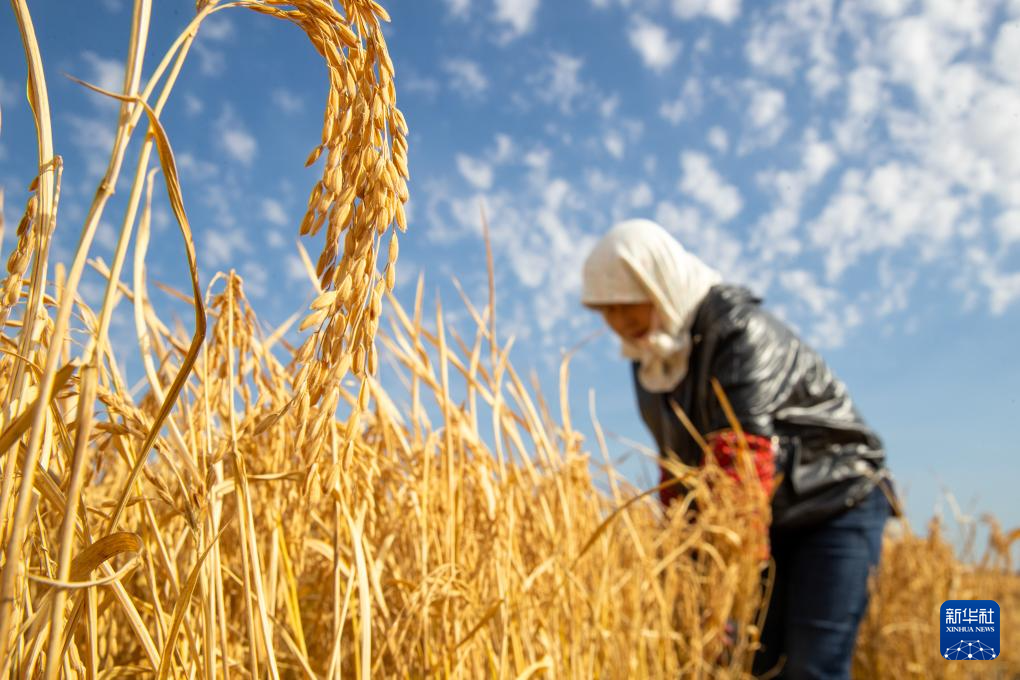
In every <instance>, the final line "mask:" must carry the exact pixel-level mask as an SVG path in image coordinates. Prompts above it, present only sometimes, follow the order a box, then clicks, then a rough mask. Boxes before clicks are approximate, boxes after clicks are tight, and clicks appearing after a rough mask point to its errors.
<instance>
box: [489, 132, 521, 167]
mask: <svg viewBox="0 0 1020 680" xmlns="http://www.w3.org/2000/svg"><path fill="white" fill-rule="evenodd" d="M516 153H517V148H516V146H515V145H514V140H513V139H511V137H510V136H509V135H505V134H497V135H496V147H495V148H494V149H493V150H492V151H491V153H490V154H489V158H490V160H491V161H492V162H493V163H495V164H496V165H500V164H502V163H507V162H509V161H510V160H512V159H513V158H514V155H515V154H516Z"/></svg>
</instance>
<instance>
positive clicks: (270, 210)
mask: <svg viewBox="0 0 1020 680" xmlns="http://www.w3.org/2000/svg"><path fill="white" fill-rule="evenodd" d="M262 219H264V220H265V221H266V222H269V223H270V224H275V225H276V226H278V227H282V226H286V224H287V223H288V221H289V220H288V219H287V212H286V211H285V210H284V209H283V205H282V204H281V203H280V202H279V201H277V200H275V199H272V198H264V199H262Z"/></svg>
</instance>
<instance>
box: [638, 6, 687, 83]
mask: <svg viewBox="0 0 1020 680" xmlns="http://www.w3.org/2000/svg"><path fill="white" fill-rule="evenodd" d="M627 38H628V40H630V46H631V47H633V48H634V49H635V50H637V53H638V54H639V55H640V56H641V61H642V62H644V65H645V66H647V67H648V68H650V69H651V70H653V71H655V72H656V73H661V72H662V71H663V70H665V69H666V68H667V67H668V66H670V65H671V64H672V63H673V62H674V61H676V58H677V57H678V56H680V41H679V40H671V39H670V37H669V32H668V31H667V30H666V29H665V28H664V27H663V26H660V25H659V24H656V23H654V22H652V21H650V20H648V19H645V18H644V17H640V16H639V17H636V18H635V19H634V21H633V22H632V23H631V27H630V30H628V31H627Z"/></svg>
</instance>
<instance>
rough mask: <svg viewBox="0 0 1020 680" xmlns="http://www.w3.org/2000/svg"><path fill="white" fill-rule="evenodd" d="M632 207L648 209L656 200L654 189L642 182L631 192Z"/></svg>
mask: <svg viewBox="0 0 1020 680" xmlns="http://www.w3.org/2000/svg"><path fill="white" fill-rule="evenodd" d="M629 198H630V207H632V208H647V207H648V206H650V205H651V204H652V202H653V201H654V200H655V196H654V195H653V194H652V188H651V187H650V186H648V184H647V183H646V182H641V183H639V184H638V185H637V186H635V187H634V188H633V189H631V191H630V197H629Z"/></svg>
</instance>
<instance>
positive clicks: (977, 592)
mask: <svg viewBox="0 0 1020 680" xmlns="http://www.w3.org/2000/svg"><path fill="white" fill-rule="evenodd" d="M11 4H12V8H13V15H14V17H15V18H16V20H17V22H18V25H19V27H20V29H21V35H22V38H23V41H24V45H25V54H26V67H27V73H28V79H27V83H26V84H27V92H28V96H29V98H30V102H31V104H32V111H33V115H34V117H35V120H36V126H37V132H38V166H39V174H38V177H36V179H35V181H34V182H33V184H32V193H31V197H30V198H29V200H28V201H27V204H26V206H25V208H24V211H23V217H22V219H21V220H20V222H19V224H18V225H16V226H15V225H10V226H11V227H13V228H14V231H13V234H14V237H15V239H14V241H15V243H14V245H13V247H12V249H11V251H10V252H9V253H8V254H6V255H5V257H6V274H5V278H4V281H3V284H2V292H0V390H2V394H0V407H2V410H0V539H2V547H3V552H2V555H0V667H2V670H0V676H2V677H42V678H47V679H52V678H57V677H68V678H70V677H86V678H113V677H158V678H161V679H162V678H167V677H174V678H184V677H187V678H203V679H205V678H220V677H222V678H226V677H253V678H264V677H271V678H280V677H286V678H291V677H293V678H300V677H305V678H347V677H350V678H370V677H378V678H390V677H394V678H425V677H430V678H431V677H443V678H482V677H494V678H521V679H523V678H540V677H548V678H667V677H669V678H676V677H691V678H741V677H750V676H749V668H750V663H751V659H752V657H753V654H754V651H755V649H756V645H757V643H758V630H759V625H760V622H761V621H762V620H763V616H764V611H763V602H764V601H765V596H766V595H767V587H768V585H767V584H768V579H767V563H765V562H763V561H762V560H761V559H760V557H759V556H760V555H762V554H763V548H764V546H763V541H764V538H763V537H762V536H761V534H760V532H758V531H756V530H755V529H754V527H755V525H756V522H755V521H754V520H756V519H760V518H763V517H767V513H768V499H767V498H765V497H763V496H762V494H761V493H758V492H751V491H747V490H746V489H747V488H748V487H751V488H757V487H756V486H753V485H748V487H745V486H742V485H739V484H736V483H733V482H731V481H730V479H729V477H728V476H727V475H725V474H724V473H722V472H721V471H720V470H718V469H717V468H714V467H712V466H708V467H706V468H703V469H698V470H693V469H678V470H677V471H676V472H677V474H678V475H679V477H680V479H681V480H682V481H683V483H684V484H685V486H686V487H688V488H689V489H690V493H689V494H688V496H687V497H686V500H685V502H684V503H683V504H680V505H678V506H674V507H672V508H671V509H670V510H669V511H668V512H664V511H663V510H662V509H661V507H660V506H659V504H658V501H657V500H656V493H655V492H656V491H657V490H656V489H638V488H635V487H634V486H633V485H631V484H630V483H628V482H627V480H625V479H624V478H622V477H621V476H620V474H619V473H618V472H617V471H616V470H615V469H614V468H613V466H612V464H611V463H610V456H609V452H608V447H607V444H606V442H605V440H604V438H603V437H602V434H601V430H600V429H599V428H598V421H597V417H596V412H597V409H596V404H595V403H594V401H593V402H592V403H590V404H585V405H581V407H582V409H581V410H587V412H588V414H589V415H588V417H590V418H591V419H592V422H593V423H594V424H595V431H596V432H597V433H598V434H597V437H596V440H595V441H586V440H584V438H583V437H582V436H581V435H580V434H579V433H578V431H577V430H576V429H575V427H574V424H573V422H572V414H573V413H576V412H577V410H578V405H573V408H574V410H572V406H571V404H569V403H568V402H567V398H566V395H567V393H568V390H567V385H568V384H569V378H570V364H569V357H568V358H567V359H565V360H564V361H563V363H562V365H561V368H560V375H559V382H560V386H561V388H560V391H559V394H552V395H550V394H542V393H541V391H540V390H538V389H536V388H535V387H534V386H531V385H529V384H528V382H527V381H525V380H523V379H522V378H521V376H520V375H519V374H518V372H517V371H516V370H515V368H514V365H513V363H512V362H511V359H510V357H511V352H512V343H505V344H504V343H502V342H501V340H500V338H501V337H502V336H501V335H500V332H499V328H498V323H497V314H496V311H497V308H496V304H495V289H494V285H493V283H492V269H491V253H490V254H489V255H490V287H489V291H488V303H487V304H486V305H485V306H484V307H483V308H477V307H475V306H474V305H472V303H471V302H470V301H469V298H468V297H467V296H465V297H464V299H463V300H462V302H461V305H462V306H463V308H464V311H465V312H466V313H467V315H468V316H469V317H470V318H471V319H472V320H473V328H472V332H471V334H464V333H463V332H458V331H457V329H456V328H454V327H453V326H451V325H450V324H449V323H448V322H447V317H446V316H445V314H444V310H443V309H442V308H441V307H438V306H437V307H436V308H434V309H433V308H427V307H426V305H425V303H424V295H423V291H424V283H423V282H421V281H420V282H419V285H418V288H417V295H416V297H415V300H414V302H413V304H409V305H406V306H404V305H402V304H401V303H400V302H399V301H398V300H397V299H396V298H395V297H393V296H392V294H391V291H392V289H393V285H394V277H395V271H396V270H395V267H396V266H397V259H398V256H399V246H398V234H399V233H400V232H402V231H403V230H404V229H406V228H408V225H407V220H406V217H405V215H404V204H405V203H406V201H407V198H408V187H407V182H408V180H409V173H408V168H407V150H408V148H407V141H406V134H407V124H406V122H405V121H404V118H403V115H402V114H401V113H400V110H399V109H398V108H397V105H396V100H397V93H396V86H395V82H396V81H395V79H394V75H395V74H394V69H393V64H392V62H391V60H390V58H389V55H388V52H387V46H386V43H385V41H384V39H383V36H382V33H381V31H380V30H379V26H380V22H383V21H385V20H386V19H387V15H386V11H385V9H383V7H381V6H380V5H379V4H378V3H376V2H374V1H373V0H342V1H340V2H335V3H332V4H331V3H327V2H323V1H322V0H291V1H288V2H284V1H282V0H241V1H238V2H215V1H212V2H209V1H205V2H199V3H198V7H197V11H196V14H195V17H194V19H193V20H192V21H191V22H190V24H189V25H187V26H186V27H184V29H183V30H182V32H181V33H180V35H179V37H178V38H177V39H176V40H175V41H174V42H173V43H172V44H171V45H169V46H168V47H167V49H166V52H165V56H164V57H163V58H162V60H161V61H160V62H158V63H157V64H154V65H153V64H145V63H143V59H142V55H143V53H144V52H145V45H146V41H147V38H148V33H149V20H150V10H151V3H150V1H149V0H135V2H134V14H133V23H132V32H131V35H130V36H127V38H128V49H127V57H126V59H125V79H124V86H123V89H122V90H121V91H120V92H105V93H103V94H105V95H106V96H109V97H113V98H115V99H116V100H118V101H119V102H120V109H119V126H118V129H117V134H116V137H115V141H114V146H113V148H112V149H111V150H110V160H109V166H108V168H107V171H106V174H105V175H104V177H103V180H102V181H101V183H100V186H99V187H98V190H97V192H96V195H95V199H94V201H93V203H92V205H91V208H90V210H89V211H88V214H87V216H86V218H85V220H84V224H83V225H82V226H81V236H80V242H79V246H78V248H77V250H76V252H75V253H74V257H73V259H72V261H70V262H53V261H51V258H50V245H51V243H52V239H53V234H54V230H55V229H58V228H59V229H62V230H69V229H78V225H71V224H63V223H60V222H58V219H57V218H58V208H59V199H60V181H61V173H62V161H61V158H60V156H59V150H57V149H55V148H54V147H53V142H52V131H51V127H50V119H51V115H52V114H51V111H50V108H49V103H48V95H47V88H46V78H47V76H48V75H50V74H47V73H46V72H45V71H44V70H43V67H42V59H41V55H40V54H39V50H38V46H37V43H36V40H35V37H34V31H35V29H34V27H33V24H32V18H31V13H30V11H29V3H28V2H27V0H12V3H11ZM220 11H255V12H259V13H261V14H263V15H265V20H267V21H268V20H277V21H286V22H290V23H291V24H293V28H294V30H300V31H302V32H304V34H306V35H307V37H308V39H309V41H310V43H311V46H310V49H313V50H315V51H316V52H317V53H318V54H320V55H321V56H322V58H323V61H324V63H325V64H326V67H327V73H328V82H327V83H324V86H325V89H326V91H327V92H328V95H327V104H326V108H325V110H324V112H323V127H322V133H321V137H320V138H318V139H310V140H309V146H310V147H312V148H313V150H312V153H311V155H310V157H309V165H312V164H316V163H319V164H321V166H322V173H321V177H320V179H319V180H318V181H316V183H315V185H314V187H312V189H311V190H310V193H309V200H308V207H307V212H306V214H305V216H304V218H303V220H302V221H301V224H300V226H299V227H298V232H299V234H300V235H302V236H312V235H315V234H317V233H322V234H324V236H325V246H324V247H323V250H322V252H321V253H319V254H318V257H317V259H316V258H315V257H312V256H311V255H309V254H308V253H307V252H305V250H304V249H302V251H301V254H302V257H303V259H304V261H305V264H306V268H307V270H308V281H309V283H308V285H309V286H310V288H311V289H313V290H314V293H315V299H314V302H313V303H312V304H311V306H310V308H309V309H305V310H294V311H295V313H296V316H295V317H294V319H293V320H292V321H291V322H288V323H286V324H284V325H283V326H282V327H280V328H278V329H275V330H273V331H271V332H265V331H263V330H262V329H263V328H264V325H263V324H262V323H260V321H259V319H258V316H257V313H256V310H254V309H253V308H252V306H251V304H250V303H249V301H248V298H247V297H246V295H245V290H244V282H243V280H242V279H241V278H240V277H239V276H238V275H237V274H236V273H235V272H234V271H226V272H222V273H220V274H217V275H216V276H215V277H214V278H213V279H212V280H211V281H200V280H199V275H198V266H197V259H198V255H197V254H196V252H195V248H194V244H193V241H192V235H191V229H190V225H189V222H188V218H187V211H186V207H185V206H186V204H185V197H184V196H183V195H182V192H181V188H180V177H179V174H178V169H177V167H176V164H175V162H174V155H173V144H172V140H171V139H169V138H168V136H167V135H166V133H165V131H164V130H163V128H162V126H161V125H160V114H161V112H162V111H163V110H164V108H165V107H166V106H168V105H172V101H171V97H170V95H171V93H172V90H173V87H174V85H175V82H176V80H177V77H178V74H179V73H180V69H181V66H182V64H183V63H184V60H185V59H186V58H187V57H188V55H189V51H190V49H191V46H192V43H193V41H194V38H195V35H196V32H197V31H199V30H200V27H201V24H202V21H203V20H205V19H206V18H208V17H209V16H211V15H213V14H214V13H216V12H220ZM143 75H145V77H143ZM83 86H87V87H93V86H91V85H85V84H83ZM133 137H134V138H139V137H144V142H143V144H142V150H141V153H140V155H139V157H138V160H137V163H136V164H135V165H134V166H133V167H131V166H130V165H128V166H127V167H125V160H126V159H125V156H126V150H127V146H128V143H129V142H130V140H131V139H132V138H133ZM125 173H130V175H129V176H130V177H131V181H130V184H129V186H130V190H129V198H128V201H127V207H126V209H125V211H124V214H123V215H122V216H119V220H120V221H119V223H120V225H121V227H120V233H119V240H118V245H117V249H116V252H115V256H114V258H113V259H112V261H111V262H109V263H101V262H98V261H96V260H94V259H92V258H90V248H91V245H92V242H93V239H94V237H95V233H96V230H97V227H98V225H99V223H100V220H101V219H103V217H104V215H105V212H106V208H107V204H108V202H109V198H110V195H111V193H112V187H113V186H115V185H116V184H117V180H118V178H119V177H120V176H121V175H122V174H125ZM156 191H161V192H162V191H165V192H166V193H167V196H168V197H169V199H170V203H171V205H172V207H173V212H174V217H175V218H176V221H177V226H178V228H179V235H178V237H179V238H180V239H181V241H182V243H184V245H185V252H186V255H187V257H186V260H187V261H186V262H182V263H181V266H182V267H183V268H185V269H186V270H187V271H188V272H189V277H190V283H191V287H190V288H189V289H188V290H185V291H179V292H176V293H173V295H175V296H176V297H178V298H182V299H185V300H187V301H188V305H189V307H190V309H191V310H192V314H193V316H192V318H191V319H190V320H189V321H190V324H191V325H190V327H187V328H182V327H181V326H180V325H179V324H171V323H169V322H167V321H165V320H164V319H163V318H161V316H160V313H159V310H160V309H161V308H162V306H163V304H162V300H163V299H164V298H165V297H166V296H167V295H168V293H166V292H165V291H162V290H159V289H156V288H155V286H150V284H149V281H148V277H147V272H146V253H147V251H148V250H149V248H150V247H151V246H153V245H155V244H153V243H151V242H150V241H151V239H152V238H153V231H152V229H151V221H152V214H151V201H152V196H153V193H154V192H156ZM0 201H2V194H0ZM2 214H3V213H2V210H0V219H2ZM106 217H107V219H116V218H110V216H109V215H106ZM411 228H413V225H412V227H411ZM132 246H133V251H131V258H130V260H129V250H130V247H132ZM86 267H93V268H95V269H97V270H98V271H100V272H101V273H102V274H103V276H104V277H105V279H106V280H107V282H108V285H107V288H106V292H105V296H104V298H103V301H102V304H101V305H99V306H97V307H96V308H91V307H90V306H88V305H86V304H85V302H84V301H83V300H82V299H81V295H80V291H79V283H80V281H81V278H82V274H83V272H84V270H85V269H86ZM118 303H121V304H120V307H119V309H121V310H125V309H129V310H130V316H131V323H132V324H133V327H134V329H135V332H136V338H137V347H136V348H132V350H131V351H132V352H137V356H138V359H139V361H140V364H141V366H142V367H143V370H144V378H145V384H144V389H142V390H141V391H140V392H139V393H137V395H136V396H132V392H131V390H130V389H129V380H128V377H127V376H125V375H123V374H122V373H121V371H120V369H119V368H118V367H119V366H120V365H121V363H120V362H119V361H118V355H117V352H119V351H123V350H122V349H119V348H118V349H115V348H114V347H113V345H112V343H111V341H110V333H109V331H110V326H111V323H112V316H113V314H114V310H115V309H116V308H118ZM294 326H296V329H295V328H294ZM295 331H296V333H297V335H298V337H299V338H300V342H299V343H293V342H291V340H292V339H293V338H294V337H295ZM380 364H382V366H380ZM381 370H386V371H390V372H392V374H393V376H394V380H392V381H389V380H388V381H387V384H388V385H389V384H395V385H399V386H400V388H401V389H399V390H393V389H389V390H387V389H384V388H383V386H382V382H381V380H380V378H379V374H380V371H381ZM747 472H748V474H752V473H750V472H749V471H747ZM694 505H697V506H698V507H699V508H700V511H699V512H698V513H694V512H693V510H692V507H693V506H694ZM987 523H988V525H989V527H990V528H991V531H990V535H991V537H992V540H991V541H990V544H989V546H988V548H987V550H986V551H984V552H983V553H980V552H978V553H976V555H977V557H976V559H974V560H969V561H964V560H961V559H960V558H958V557H957V555H956V554H955V553H954V551H953V549H952V548H951V547H950V541H948V540H946V539H945V538H944V536H943V534H942V529H941V528H940V526H939V525H938V524H933V525H932V526H931V527H929V529H928V532H927V534H926V535H924V536H918V535H915V534H913V533H912V532H910V531H909V530H902V531H901V532H899V533H898V534H897V535H893V534H890V536H889V537H888V538H887V542H886V547H885V553H884V557H883V563H882V567H881V570H880V572H879V573H878V574H877V575H876V579H875V582H874V592H875V596H874V598H873V601H872V605H871V608H870V610H869V613H868V617H867V620H866V621H865V624H864V626H863V628H862V632H861V638H860V641H859V644H858V649H857V654H856V658H855V674H856V676H857V677H860V678H907V677H916V678H967V677H995V678H1015V677H1020V657H1017V656H1016V654H1010V653H1008V652H1007V653H1006V654H1003V656H1002V657H1001V658H1000V659H998V660H996V661H994V662H986V663H984V664H982V665H981V666H980V671H981V672H980V674H977V672H976V671H974V670H973V668H971V667H970V666H969V665H968V664H952V663H947V662H944V661H943V660H942V659H941V657H939V655H938V627H937V625H938V620H937V615H938V607H939V605H940V604H941V602H942V601H943V600H945V599H968V598H975V599H977V598H980V599H995V600H996V601H997V602H998V603H999V604H1000V606H1001V608H1002V612H1003V618H1004V620H1003V631H1004V632H1003V649H1005V650H1016V649H1020V630H1018V627H1017V626H1016V622H1017V615H1016V612H1017V611H1018V610H1020V577H1018V575H1017V572H1016V566H1015V565H1014V564H1013V563H1012V562H1011V552H1010V551H1011V547H1012V545H1013V543H1014V542H1015V541H1016V539H1017V538H1018V535H1020V534H1018V532H1017V531H1014V532H1013V533H1012V534H1009V533H1007V532H1005V531H1003V530H1001V529H1000V528H999V527H998V525H997V524H995V522H994V519H991V518H989V519H988V520H987ZM763 570H765V572H766V578H765V579H764V580H763V578H762V572H763ZM968 673H970V674H968Z"/></svg>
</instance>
